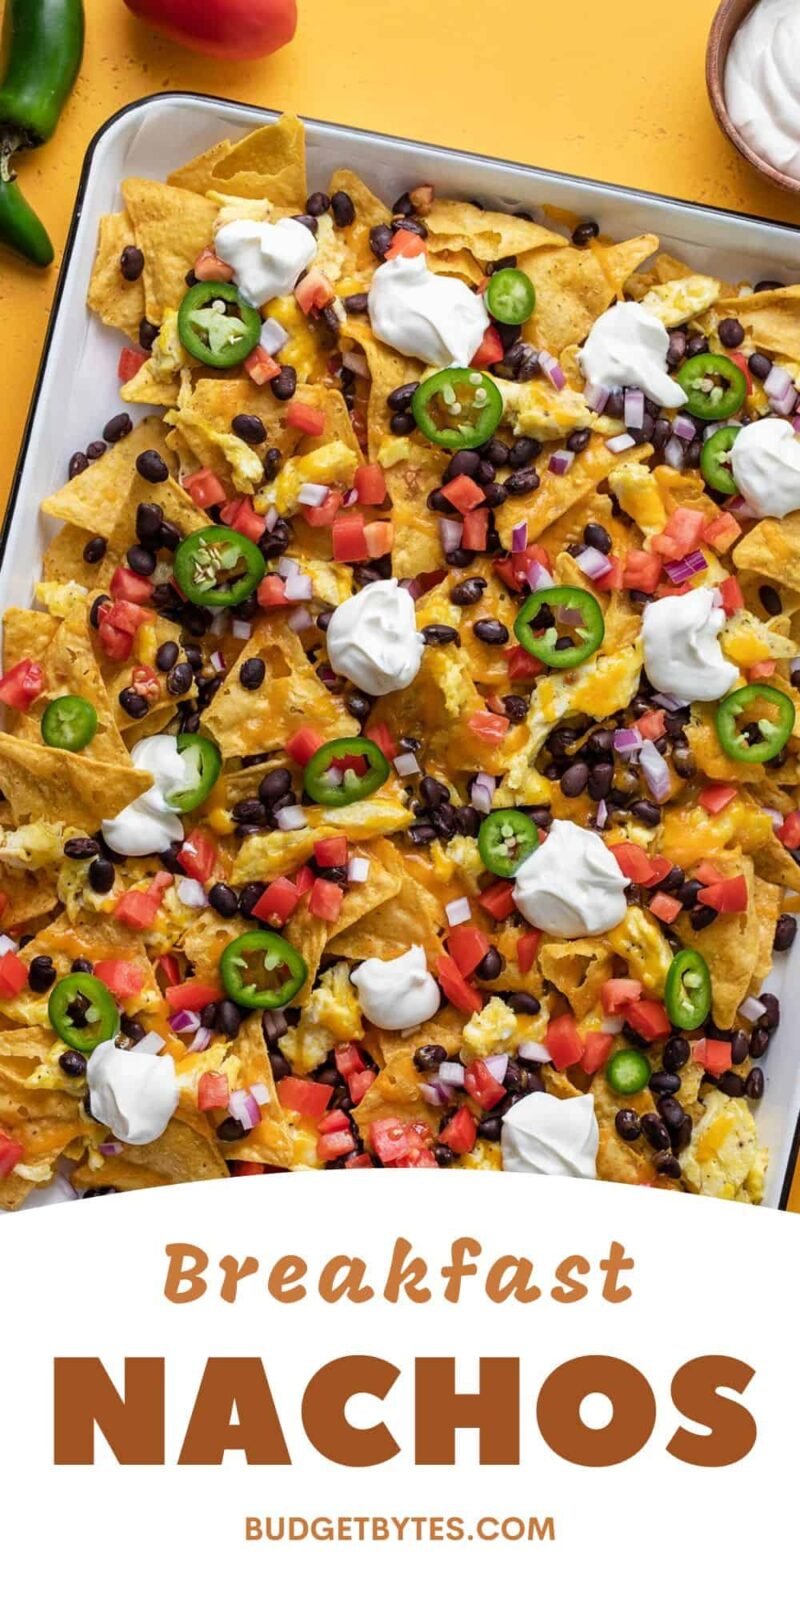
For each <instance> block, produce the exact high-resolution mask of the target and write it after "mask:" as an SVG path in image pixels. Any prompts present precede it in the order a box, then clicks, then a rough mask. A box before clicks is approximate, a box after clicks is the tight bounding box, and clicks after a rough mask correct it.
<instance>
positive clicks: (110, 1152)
mask: <svg viewBox="0 0 800 1600" xmlns="http://www.w3.org/2000/svg"><path fill="white" fill-rule="evenodd" d="M97 1148H98V1150H99V1151H100V1154H101V1156H119V1155H121V1154H122V1145H121V1144H120V1143H119V1140H118V1139H106V1140H105V1142H104V1143H103V1144H99V1145H98V1146H97Z"/></svg>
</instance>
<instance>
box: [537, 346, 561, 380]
mask: <svg viewBox="0 0 800 1600" xmlns="http://www.w3.org/2000/svg"><path fill="white" fill-rule="evenodd" d="M539 366H540V367H541V369H542V371H543V372H544V374H545V376H546V377H548V378H549V379H550V382H551V383H552V385H553V388H554V389H565V388H566V386H567V380H566V378H565V377H564V373H563V370H562V368H561V367H560V366H559V364H558V362H557V361H556V359H555V357H554V356H551V354H550V352H549V350H540V351H539Z"/></svg>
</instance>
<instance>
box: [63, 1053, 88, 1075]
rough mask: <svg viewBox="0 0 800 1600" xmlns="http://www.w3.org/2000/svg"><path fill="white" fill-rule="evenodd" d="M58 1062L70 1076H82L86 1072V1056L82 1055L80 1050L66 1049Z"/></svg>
mask: <svg viewBox="0 0 800 1600" xmlns="http://www.w3.org/2000/svg"><path fill="white" fill-rule="evenodd" d="M58 1064H59V1066H60V1068H61V1071H62V1072H66V1074H67V1077H68V1078H82V1077H83V1075H84V1073H85V1072H86V1057H85V1056H84V1055H81V1052H80V1050H64V1051H63V1052H62V1054H61V1055H60V1056H59V1058H58Z"/></svg>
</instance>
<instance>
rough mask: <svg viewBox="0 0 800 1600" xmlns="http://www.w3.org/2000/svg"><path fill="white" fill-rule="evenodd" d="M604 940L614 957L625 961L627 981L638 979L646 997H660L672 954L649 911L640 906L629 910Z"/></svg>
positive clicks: (630, 907) (631, 907)
mask: <svg viewBox="0 0 800 1600" xmlns="http://www.w3.org/2000/svg"><path fill="white" fill-rule="evenodd" d="M605 938H606V943H607V944H609V945H610V946H611V949H612V950H613V951H614V953H615V955H618V956H622V957H623V958H624V960H625V961H627V963H628V967H629V969H630V973H631V977H633V978H638V980H639V982H640V983H641V984H643V985H644V987H645V989H647V991H648V993H650V994H663V993H664V984H665V983H666V981H667V973H668V972H669V968H670V963H671V961H672V951H671V949H670V947H669V945H668V944H667V941H666V939H665V938H664V935H663V933H662V932H661V929H660V927H659V925H658V923H657V922H656V919H655V917H651V915H650V913H649V911H645V910H644V908H643V907H642V906H629V907H628V909H627V911H626V913H625V916H624V917H623V919H622V921H621V922H620V923H618V925H617V927H616V928H612V929H611V932H610V933H607V934H606V935H605Z"/></svg>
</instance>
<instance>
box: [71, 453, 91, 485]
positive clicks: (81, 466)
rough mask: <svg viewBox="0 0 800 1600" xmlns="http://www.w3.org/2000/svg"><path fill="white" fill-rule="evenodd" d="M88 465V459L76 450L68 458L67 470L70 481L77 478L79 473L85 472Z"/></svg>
mask: <svg viewBox="0 0 800 1600" xmlns="http://www.w3.org/2000/svg"><path fill="white" fill-rule="evenodd" d="M88 465H89V457H88V456H85V455H84V453H83V451H82V450H76V451H75V454H74V455H71V456H70V458H69V466H68V468H67V475H68V477H69V478H70V479H72V478H77V477H78V476H79V474H80V473H81V472H85V471H86V468H87V467H88Z"/></svg>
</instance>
